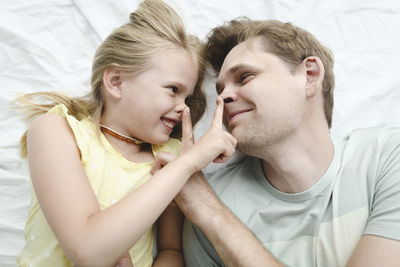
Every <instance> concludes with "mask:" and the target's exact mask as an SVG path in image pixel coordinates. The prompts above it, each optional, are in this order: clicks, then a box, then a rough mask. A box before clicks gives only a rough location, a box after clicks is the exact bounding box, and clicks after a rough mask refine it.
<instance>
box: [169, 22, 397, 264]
mask: <svg viewBox="0 0 400 267" xmlns="http://www.w3.org/2000/svg"><path fill="white" fill-rule="evenodd" d="M207 51H208V56H209V60H210V62H211V64H212V66H213V68H214V69H215V70H216V72H217V73H218V80H217V92H218V94H219V95H220V96H221V97H222V99H223V100H224V102H225V103H224V124H225V126H226V128H227V130H228V131H229V132H230V133H231V134H232V135H233V136H234V137H235V138H236V139H237V141H238V149H239V150H240V151H241V152H243V153H244V154H246V155H247V156H246V157H245V159H244V160H243V161H241V162H239V163H235V164H233V165H231V166H228V167H227V168H226V169H223V170H220V171H218V172H216V173H215V174H214V175H213V176H212V177H210V179H209V183H210V185H211V187H212V190H211V189H210V187H209V186H208V184H207V182H205V180H204V178H203V176H202V174H201V173H197V174H196V175H193V177H192V178H191V179H190V180H189V182H188V183H187V184H186V186H185V187H184V189H183V190H182V191H181V193H180V194H179V195H178V197H177V198H176V202H177V204H178V206H179V207H180V208H181V209H182V211H183V212H184V213H185V215H186V217H187V218H188V219H190V221H191V222H190V221H189V220H186V221H185V223H184V232H183V234H184V237H183V240H184V241H183V246H184V247H183V249H184V256H185V261H186V266H189V267H195V266H221V265H226V266H282V265H285V266H345V265H348V266H400V242H399V240H400V129H399V128H395V127H377V128H371V129H363V130H357V131H354V132H352V133H351V134H349V135H346V136H340V135H334V134H332V135H331V133H330V130H329V128H330V125H331V117H332V108H333V88H334V75H333V58H332V55H331V53H330V51H329V50H328V49H327V48H325V47H324V46H322V45H321V44H320V43H319V42H318V41H317V40H316V39H315V38H314V37H313V36H312V35H311V34H310V33H308V32H306V31H305V30H303V29H300V28H298V27H295V26H293V25H292V24H289V23H281V22H278V21H272V20H271V21H251V20H247V19H240V20H236V21H232V22H230V23H229V24H227V25H224V26H221V27H217V28H215V29H214V30H213V32H212V34H211V35H210V37H209V39H208V43H207ZM185 142H187V141H185V140H183V144H184V146H185ZM214 192H215V194H214ZM216 195H217V196H218V197H217V196H216Z"/></svg>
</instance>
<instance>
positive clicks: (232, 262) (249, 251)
mask: <svg viewBox="0 0 400 267" xmlns="http://www.w3.org/2000/svg"><path fill="white" fill-rule="evenodd" d="M186 186H187V188H185V187H186ZM185 187H184V189H183V190H182V192H181V194H180V195H178V197H177V198H176V200H177V204H178V205H179V206H180V207H181V209H182V211H183V212H184V213H185V215H186V217H187V218H188V219H189V220H191V221H192V222H193V223H194V224H196V225H197V226H198V227H199V228H200V229H201V230H202V231H203V232H204V234H205V235H206V236H207V238H208V240H209V241H210V242H211V244H212V245H213V247H214V248H215V250H216V251H217V253H218V255H219V256H220V258H221V259H222V261H223V262H224V263H225V265H226V266H252V267H253V266H263V267H265V266H282V265H281V264H280V263H279V262H278V261H277V260H276V259H275V258H274V257H273V256H272V255H271V254H270V253H269V252H268V251H267V250H266V249H265V248H264V246H263V245H262V244H261V243H260V242H259V241H258V239H257V238H256V237H255V236H254V235H253V233H252V232H251V231H250V230H249V229H248V228H247V227H246V226H244V225H243V224H242V223H241V222H240V221H239V219H238V218H236V216H235V215H234V214H233V213H232V212H231V211H230V210H229V209H228V208H227V207H226V206H225V205H223V204H222V203H221V201H220V200H219V199H218V197H217V196H216V195H215V194H214V192H213V191H212V189H211V188H210V186H209V185H208V183H207V181H206V180H205V179H204V176H203V175H202V174H201V173H196V174H194V175H193V176H192V177H191V178H190V179H189V181H188V184H187V185H185Z"/></svg>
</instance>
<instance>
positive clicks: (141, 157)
mask: <svg viewBox="0 0 400 267" xmlns="http://www.w3.org/2000/svg"><path fill="white" fill-rule="evenodd" d="M100 127H101V126H100ZM100 129H101V130H102V132H103V134H104V136H105V138H106V139H107V140H108V142H109V143H110V144H111V145H112V146H113V147H114V149H115V150H116V151H117V152H118V153H120V154H121V156H123V157H124V158H126V159H127V160H129V161H132V162H136V163H144V162H152V161H154V156H153V151H152V147H151V144H148V143H143V142H142V141H140V140H136V139H134V138H130V137H128V136H125V135H121V134H120V133H118V132H116V131H114V130H113V129H112V128H110V127H107V128H105V127H104V126H103V127H101V128H100Z"/></svg>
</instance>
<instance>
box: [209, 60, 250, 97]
mask: <svg viewBox="0 0 400 267" xmlns="http://www.w3.org/2000/svg"><path fill="white" fill-rule="evenodd" d="M241 69H254V67H253V66H251V65H249V64H245V63H239V64H236V65H234V66H233V67H231V68H230V69H228V71H227V73H228V75H229V76H231V75H234V74H235V72H237V71H238V70H241ZM215 86H216V89H217V92H218V91H220V90H221V89H223V86H222V82H221V81H219V80H217V81H216V83H215ZM221 87H222V88H221Z"/></svg>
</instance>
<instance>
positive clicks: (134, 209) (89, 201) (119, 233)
mask: <svg viewBox="0 0 400 267" xmlns="http://www.w3.org/2000/svg"><path fill="white" fill-rule="evenodd" d="M221 102H222V101H219V103H220V104H219V105H218V106H219V109H218V108H217V111H218V112H217V111H216V114H217V113H218V116H219V117H221V118H222V110H223V103H221ZM184 114H186V116H188V111H187V110H186V111H185V112H184ZM183 117H185V115H184V116H183ZM183 120H184V118H183ZM232 138H233V137H232V136H229V135H227V134H226V132H224V131H223V130H222V128H221V129H220V128H218V127H211V128H210V130H209V131H208V132H207V133H206V135H205V136H203V137H202V140H203V142H200V141H201V140H200V141H199V142H198V143H203V144H206V145H197V144H198V143H196V144H194V145H193V146H192V147H191V148H190V149H189V150H187V151H186V152H185V153H183V154H182V155H179V156H178V157H176V159H175V160H173V161H172V162H170V163H169V164H168V165H167V166H165V167H163V168H162V169H161V170H159V171H158V172H157V173H156V174H154V175H153V176H152V177H151V178H150V179H149V180H148V181H147V182H146V183H144V184H143V185H142V186H140V187H139V188H138V189H136V190H134V191H133V192H131V193H130V194H128V195H127V196H126V197H125V198H123V199H121V200H120V201H118V202H117V203H115V204H114V205H112V206H110V207H109V208H107V209H104V210H100V207H99V203H98V201H97V198H96V196H95V194H94V192H93V190H92V188H91V186H90V184H89V181H88V178H87V176H86V173H85V170H84V167H83V165H82V164H81V162H80V152H79V149H78V147H77V144H76V141H75V138H74V135H73V133H72V130H71V128H70V127H69V125H68V123H67V122H66V120H65V119H64V118H62V117H61V116H58V115H55V114H46V115H43V116H41V117H39V118H38V119H37V120H36V121H35V122H33V124H32V126H31V128H30V130H29V132H28V159H29V166H30V172H31V179H32V183H33V186H34V189H35V192H36V195H37V198H38V201H39V204H40V206H41V209H42V211H43V213H44V215H45V217H46V219H47V221H48V223H49V225H50V227H51V228H52V230H53V232H54V234H55V236H56V237H57V239H58V241H59V243H60V245H61V247H62V248H63V250H64V252H65V253H66V255H67V256H68V257H69V258H70V259H71V260H72V261H73V262H74V263H75V264H76V265H83V266H111V265H113V264H115V263H116V262H117V260H118V259H119V258H120V257H121V256H122V255H123V254H124V253H126V251H128V250H129V249H130V248H131V247H132V245H133V244H134V243H135V242H136V241H137V240H138V239H139V238H140V237H141V236H142V235H143V233H145V231H146V230H147V229H148V228H149V227H151V225H152V224H153V223H154V222H155V220H156V219H157V218H158V217H159V216H160V214H161V213H162V212H163V211H164V209H165V208H166V207H167V206H168V204H169V203H170V202H171V201H172V200H173V198H174V197H175V196H176V194H177V193H178V192H179V191H180V189H181V188H182V187H183V185H184V184H185V183H186V181H187V179H188V178H189V177H190V175H191V174H192V173H194V172H195V171H197V170H200V169H202V168H204V167H205V166H206V165H207V164H208V163H209V162H211V161H212V160H213V159H215V158H216V157H218V155H220V154H223V155H224V156H229V155H231V154H233V152H234V147H235V145H236V143H235V140H234V139H232ZM196 145H197V146H196ZM154 196H156V197H154Z"/></svg>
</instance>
